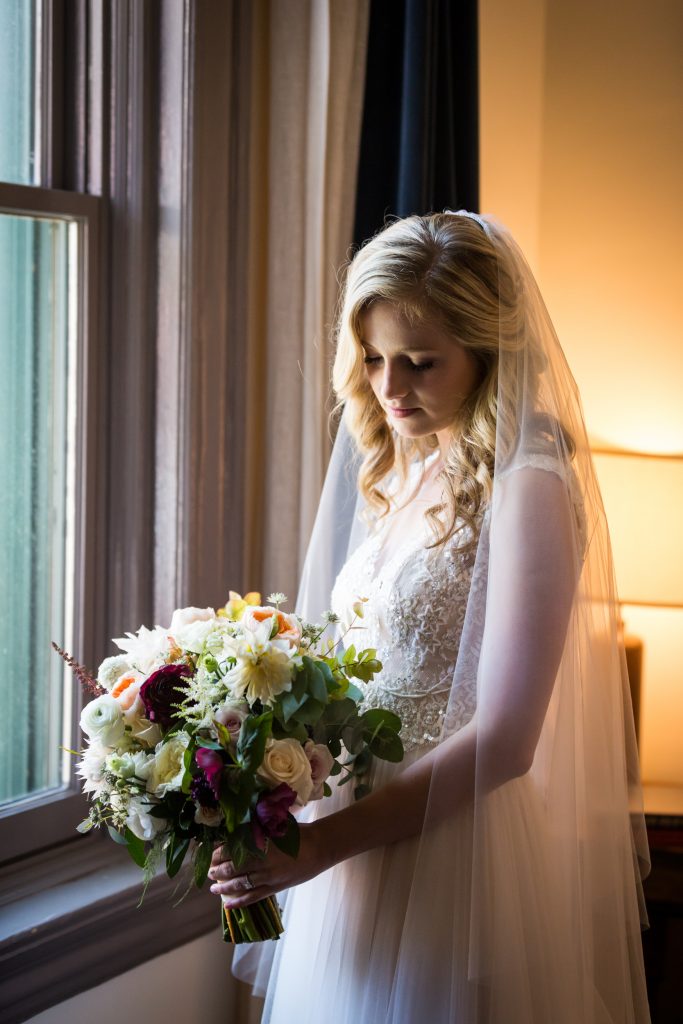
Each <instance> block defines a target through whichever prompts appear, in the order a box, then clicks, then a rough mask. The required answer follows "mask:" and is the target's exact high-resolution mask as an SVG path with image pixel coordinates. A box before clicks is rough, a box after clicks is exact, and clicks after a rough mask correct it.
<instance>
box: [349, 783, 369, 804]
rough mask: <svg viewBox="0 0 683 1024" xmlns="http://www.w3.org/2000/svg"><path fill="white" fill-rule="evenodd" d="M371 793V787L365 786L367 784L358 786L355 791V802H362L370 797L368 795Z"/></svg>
mask: <svg viewBox="0 0 683 1024" xmlns="http://www.w3.org/2000/svg"><path fill="white" fill-rule="evenodd" d="M371 792H372V790H371V789H370V787H369V786H367V785H365V783H361V785H360V786H356V788H355V789H354V791H353V798H354V800H362V798H363V797H364V796H368V794H369V793H371Z"/></svg>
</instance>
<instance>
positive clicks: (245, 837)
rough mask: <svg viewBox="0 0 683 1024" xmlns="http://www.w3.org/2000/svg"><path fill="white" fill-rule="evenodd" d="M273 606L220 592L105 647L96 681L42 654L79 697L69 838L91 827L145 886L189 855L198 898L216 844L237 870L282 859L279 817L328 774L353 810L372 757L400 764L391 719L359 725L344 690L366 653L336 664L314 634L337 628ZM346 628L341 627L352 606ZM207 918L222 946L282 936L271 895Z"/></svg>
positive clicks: (312, 795)
mask: <svg viewBox="0 0 683 1024" xmlns="http://www.w3.org/2000/svg"><path fill="white" fill-rule="evenodd" d="M285 600H286V599H285V597H284V595H283V594H271V595H270V597H269V598H268V602H269V603H268V604H266V605H265V606H262V605H261V597H260V594H247V595H246V596H245V597H244V598H242V597H240V595H239V594H236V593H234V592H232V591H231V592H230V600H229V601H228V602H227V604H226V605H225V607H224V608H220V609H219V610H218V611H214V609H213V608H204V609H198V608H183V609H179V610H177V611H176V612H174V614H173V617H172V620H171V624H170V626H169V627H168V629H164V628H162V627H161V626H156V627H155V628H154V629H151V630H150V629H147V628H146V627H144V626H142V627H141V628H140V629H139V630H138V631H137V633H136V634H132V633H128V634H126V636H125V637H123V638H121V639H118V640H115V641H114V643H115V644H116V645H117V646H118V647H119V649H120V650H121V651H122V652H123V653H121V654H118V655H116V656H114V657H110V658H106V659H105V661H103V662H102V664H101V665H100V668H99V671H98V674H97V679H96V680H95V679H94V678H92V676H90V675H89V674H88V673H87V671H86V670H85V669H83V668H82V666H79V665H78V664H77V663H76V662H75V661H74V660H73V659H72V658H70V657H69V656H68V655H66V654H65V653H64V652H63V651H61V649H60V648H56V649H57V650H58V651H59V653H60V654H61V655H62V656H63V657H64V658H65V659H66V660H67V661H68V662H69V664H71V665H72V667H74V669H75V671H76V673H77V675H78V676H79V679H80V680H81V682H82V683H83V684H84V685H85V687H86V688H87V689H88V690H89V691H90V693H91V694H92V695H93V696H94V699H93V700H91V701H90V702H89V703H88V704H87V705H86V706H85V707H84V708H83V712H82V715H81V728H82V730H83V732H84V733H85V734H86V735H87V736H88V740H89V742H88V745H87V747H86V749H85V750H83V751H82V752H81V755H80V756H81V760H80V762H79V765H78V774H79V775H80V776H81V778H82V779H83V780H84V782H83V789H84V791H85V792H86V793H88V794H89V796H90V798H91V800H92V805H91V808H90V813H89V816H88V818H87V819H86V820H85V821H84V822H82V823H81V825H80V826H79V830H80V831H81V832H87V831H89V830H90V829H91V828H93V827H98V826H101V825H106V827H107V828H108V830H109V833H110V835H111V836H112V838H113V839H115V840H116V842H118V843H121V844H122V845H124V846H126V847H127V848H128V851H129V853H130V855H131V857H132V858H133V860H134V861H135V862H136V864H138V865H139V866H140V867H142V868H143V870H144V876H145V881H146V882H148V881H149V880H150V879H151V878H152V877H153V875H154V874H155V872H156V870H157V869H158V867H159V865H160V864H161V863H162V862H163V860H164V859H165V866H166V871H167V873H168V875H169V876H171V877H173V876H174V875H176V874H177V873H178V871H179V870H180V868H181V866H182V864H183V862H184V861H185V859H186V857H187V856H188V855H189V857H190V859H191V861H192V863H193V877H194V883H195V884H196V885H197V886H201V885H203V884H204V881H205V879H206V877H207V872H208V870H209V867H210V863H211V855H212V852H213V850H214V847H215V846H216V845H217V844H218V843H221V844H223V845H224V846H225V847H226V848H227V852H228V855H229V857H230V859H231V860H232V861H233V862H234V864H235V865H236V866H237V867H238V868H239V867H240V866H241V865H242V864H243V863H244V861H245V860H246V858H247V857H249V856H262V857H263V856H265V854H266V851H267V847H268V843H269V842H273V843H275V844H276V846H278V847H279V848H280V849H281V850H283V851H285V852H286V853H288V854H290V855H291V856H296V854H297V851H298V841H299V840H298V825H297V822H296V818H295V817H294V815H293V813H292V811H293V810H296V808H298V807H303V806H305V804H306V803H308V801H309V800H318V799H320V798H321V797H323V796H325V795H329V794H330V793H331V788H330V785H329V783H328V781H327V780H328V779H329V778H331V777H333V776H342V778H340V779H339V780H338V784H339V785H343V784H344V783H347V782H349V781H351V780H353V781H354V783H355V795H356V797H359V796H363V795H364V793H366V792H367V790H368V787H367V774H368V770H369V767H370V763H371V760H372V757H373V756H376V757H379V758H383V759H385V760H389V761H400V760H401V758H402V757H403V746H402V744H401V740H400V737H399V735H398V734H399V731H400V728H401V722H400V720H399V718H398V717H397V716H396V715H395V714H393V713H392V712H390V711H388V710H384V709H382V708H371V709H369V710H367V711H363V710H362V696H363V695H362V691H361V689H360V688H359V687H358V686H356V685H355V683H354V682H353V680H354V679H358V680H361V681H363V682H369V681H370V680H371V679H373V677H374V675H375V673H377V672H379V671H380V670H381V667H382V666H381V664H380V662H379V661H377V659H376V652H375V651H374V650H372V649H367V650H362V651H359V652H357V651H356V650H355V648H354V647H353V646H352V645H351V646H349V647H348V648H347V649H346V650H345V651H339V652H338V651H337V648H338V645H339V644H340V643H341V640H343V638H344V637H343V636H342V638H341V640H340V641H338V643H337V644H335V643H334V642H333V640H332V639H331V638H329V637H326V636H325V634H326V632H327V629H328V625H329V624H331V623H335V622H337V621H338V619H337V616H335V615H334V614H333V613H332V612H327V613H325V615H324V616H323V620H324V621H323V623H321V624H313V623H307V622H302V621H301V620H300V619H298V618H297V617H296V616H295V615H292V614H287V613H286V612H284V611H282V610H281V608H280V605H281V604H283V603H284V601H285ZM353 614H354V618H352V619H351V622H350V623H349V625H348V629H352V628H353V627H354V623H355V619H356V617H362V614H363V607H362V601H359V602H357V603H356V604H355V605H354V606H353ZM344 635H345V634H344ZM55 646H56V645H55ZM359 705H360V706H359ZM223 915H224V921H223V927H224V936H225V938H226V940H228V941H232V942H245V941H257V940H261V939H266V938H277V937H278V935H279V934H280V933H281V932H282V922H281V920H280V913H279V908H278V905H277V902H276V900H275V899H274V898H272V897H271V898H269V899H266V900H261V901H260V902H258V903H254V904H251V906H249V907H244V908H236V909H231V908H228V907H225V906H224V907H223Z"/></svg>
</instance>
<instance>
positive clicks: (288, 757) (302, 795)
mask: <svg viewBox="0 0 683 1024" xmlns="http://www.w3.org/2000/svg"><path fill="white" fill-rule="evenodd" d="M257 774H258V775H260V776H261V778H263V779H266V781H267V782H272V783H273V784H274V786H273V788H275V786H279V785H280V783H281V782H286V783H287V785H288V786H290V787H291V789H293V790H294V792H295V793H296V797H297V798H296V803H297V804H299V805H300V806H302V807H303V805H304V804H306V803H307V802H308V800H309V798H310V795H311V792H312V790H313V777H312V775H311V765H310V762H309V760H308V758H307V757H306V753H305V751H304V748H303V747H302V746H301V744H300V743H299V741H298V740H293V739H286V740H273V739H270V740H268V741H267V743H266V752H265V754H264V756H263V762H262V764H261V766H260V768H259V769H258V772H257Z"/></svg>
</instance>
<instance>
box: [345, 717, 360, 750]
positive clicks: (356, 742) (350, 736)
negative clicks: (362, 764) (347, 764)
mask: <svg viewBox="0 0 683 1024" xmlns="http://www.w3.org/2000/svg"><path fill="white" fill-rule="evenodd" d="M341 738H342V742H343V744H344V746H345V747H346V749H347V750H348V752H349V753H350V754H360V752H361V750H362V749H363V729H362V727H361V726H360V725H358V724H355V725H347V726H346V728H345V729H342V736H341Z"/></svg>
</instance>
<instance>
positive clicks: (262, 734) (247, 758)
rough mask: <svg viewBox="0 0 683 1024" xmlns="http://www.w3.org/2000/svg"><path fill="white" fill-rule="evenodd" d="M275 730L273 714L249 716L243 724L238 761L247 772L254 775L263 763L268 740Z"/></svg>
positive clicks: (238, 744) (267, 712) (269, 712)
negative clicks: (273, 729)
mask: <svg viewBox="0 0 683 1024" xmlns="http://www.w3.org/2000/svg"><path fill="white" fill-rule="evenodd" d="M272 728H273V712H272V711H266V712H264V714H262V715H258V716H255V715H248V716H247V717H246V718H245V719H244V721H243V722H242V728H241V729H240V738H239V740H238V742H237V761H238V763H239V764H240V765H241V767H242V768H243V769H244V771H245V772H249V773H251V774H254V773H255V772H256V769H257V768H258V767H259V765H260V764H261V762H262V761H263V755H264V753H265V750H266V740H267V739H268V737H269V736H270V734H271V731H272Z"/></svg>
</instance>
